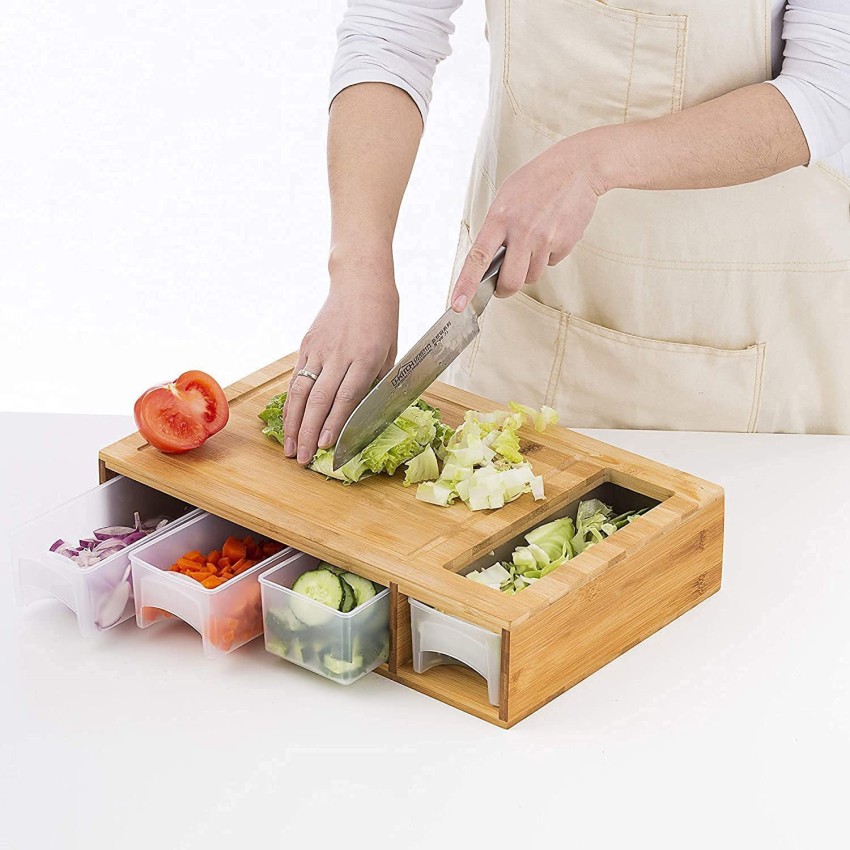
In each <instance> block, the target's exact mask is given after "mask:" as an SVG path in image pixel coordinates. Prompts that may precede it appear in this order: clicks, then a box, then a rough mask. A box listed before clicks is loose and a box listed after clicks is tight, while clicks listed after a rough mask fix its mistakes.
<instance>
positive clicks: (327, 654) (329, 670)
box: [260, 553, 389, 684]
mask: <svg viewBox="0 0 850 850" xmlns="http://www.w3.org/2000/svg"><path fill="white" fill-rule="evenodd" d="M260 581H261V584H262V587H263V610H264V617H265V636H266V649H267V650H268V651H269V652H271V653H273V654H275V655H279V656H280V657H282V658H285V659H287V660H288V661H292V662H294V663H295V664H299V665H300V666H302V667H307V668H308V669H310V670H314V671H315V672H317V673H320V674H321V675H323V676H326V677H327V678H329V679H333V680H334V681H337V682H341V683H343V684H349V683H351V682H354V681H356V680H357V679H359V678H360V677H361V676H364V675H365V674H366V673H368V672H369V671H371V670H374V669H375V667H377V666H378V665H379V664H382V663H383V662H384V661H386V659H387V657H388V654H389V591H388V590H387V589H386V588H384V587H381V586H379V585H378V586H376V585H375V584H373V583H372V582H371V581H369V580H368V579H366V578H363V577H362V576H359V575H356V574H355V573H352V572H349V571H347V570H344V569H342V568H340V567H336V566H334V565H333V564H329V563H327V562H326V561H319V560H318V559H316V558H311V557H310V556H308V555H304V554H302V553H299V554H297V555H294V556H293V557H292V558H290V559H288V560H287V561H286V562H284V563H283V564H282V565H281V566H280V567H279V568H277V569H275V570H272V571H271V572H269V573H266V574H265V575H263V576H262V577H261V579H260Z"/></svg>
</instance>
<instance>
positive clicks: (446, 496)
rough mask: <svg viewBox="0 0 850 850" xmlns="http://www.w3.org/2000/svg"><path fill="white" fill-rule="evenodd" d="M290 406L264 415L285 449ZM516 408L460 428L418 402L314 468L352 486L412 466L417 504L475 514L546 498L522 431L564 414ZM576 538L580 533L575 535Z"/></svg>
mask: <svg viewBox="0 0 850 850" xmlns="http://www.w3.org/2000/svg"><path fill="white" fill-rule="evenodd" d="M285 403H286V393H280V395H276V396H274V398H272V399H270V401H269V403H268V404H267V405H266V408H265V409H264V410H263V411H262V412H261V413H260V419H261V420H262V421H263V422H264V423H265V427H264V428H263V433H264V434H265V435H267V436H269V437H272V438H273V439H275V440H277V441H278V442H279V443H281V444H282V443H283V442H284V433H283V407H284V404H285ZM509 407H510V410H495V411H491V412H488V413H481V412H478V411H475V410H469V411H467V412H466V414H465V415H464V421H463V423H462V424H461V425H460V427H459V428H458V429H457V430H453V429H452V428H450V427H449V426H448V425H446V424H445V423H444V422H442V421H441V420H440V411H439V410H437V409H436V408H435V407H432V406H431V405H430V404H428V403H427V402H425V401H422V399H419V400H418V401H416V402H414V403H413V404H411V405H410V406H409V407H408V408H406V409H405V410H404V411H402V413H401V415H400V416H398V417H397V418H396V420H395V421H394V422H392V423H390V424H389V425H388V426H387V427H386V428H385V429H384V430H383V431H382V432H381V433H380V434H379V435H378V436H377V437H376V438H375V439H374V440H373V441H372V442H371V443H370V444H369V445H368V446H366V448H365V449H363V451H362V452H360V454H358V455H357V456H356V457H355V458H353V459H352V460H350V461H349V462H348V463H346V464H345V466H343V467H342V468H341V469H338V470H336V471H334V469H333V451H334V450H333V449H332V448H331V449H319V451H318V452H316V455H315V457H314V458H313V460H312V461H311V462H310V463H309V464H308V467H309V468H310V469H312V470H314V471H316V472H319V473H321V474H322V475H325V476H327V477H328V478H335V479H337V480H339V481H343V482H344V483H346V484H353V483H354V482H356V481H360V480H361V479H362V478H363V477H364V476H367V475H371V474H378V473H381V472H385V473H387V474H388V475H393V474H394V473H395V472H396V470H397V469H398V468H399V467H400V466H401V465H402V464H405V476H404V485H405V486H406V487H409V486H411V485H412V484H418V485H419V486H418V488H417V491H416V498H417V499H419V500H420V501H422V502H428V503H430V504H434V505H441V506H447V505H451V504H452V503H453V502H454V501H455V500H456V499H460V500H461V501H463V502H464V503H465V504H466V505H467V507H469V508H470V509H471V510H474V511H477V510H493V509H495V508H501V507H502V506H504V505H505V504H507V503H508V502H512V501H513V500H514V499H518V498H519V497H520V496H522V495H523V494H525V493H531V494H532V496H533V497H534V499H537V500H539V499H543V498H544V496H545V493H544V487H543V478H542V476H540V475H535V474H534V471H533V470H532V468H531V464H530V463H529V462H528V461H527V460H525V459H524V458H523V456H522V450H521V444H520V437H519V433H518V432H519V429H520V428H521V427H522V426H523V425H524V424H525V423H526V421H529V420H530V421H532V422H533V423H534V426H535V427H536V428H538V430H542V429H543V428H545V427H546V426H547V425H548V424H550V423H552V422H555V421H557V415H556V414H555V411H554V410H552V409H551V408H547V407H543V408H541V410H539V411H537V410H534V409H533V408H531V407H527V406H525V405H519V404H516V403H514V402H511V403H510V405H509ZM440 461H442V464H443V469H442V472H441V471H440ZM606 519H607V517H606ZM597 529H598V524H593V523H591V524H590V525H588V527H587V528H582V529H581V531H582V533H584V534H585V535H586V536H588V535H589V536H590V537H592V536H593V535H594V533H595V530H597ZM575 534H576V532H575V530H573V532H572V535H571V536H574V535H575ZM568 545H569V541H568ZM553 560H555V559H554V558H550V559H549V560H548V561H547V562H546V564H545V565H544V566H549V564H550V563H551V562H552V561H553ZM535 563H536V562H535Z"/></svg>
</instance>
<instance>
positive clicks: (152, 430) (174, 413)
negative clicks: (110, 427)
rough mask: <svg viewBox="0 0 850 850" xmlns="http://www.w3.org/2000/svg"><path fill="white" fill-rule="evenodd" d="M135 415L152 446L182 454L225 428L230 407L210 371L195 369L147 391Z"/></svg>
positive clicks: (135, 410)
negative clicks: (207, 372) (208, 372)
mask: <svg viewBox="0 0 850 850" xmlns="http://www.w3.org/2000/svg"><path fill="white" fill-rule="evenodd" d="M133 414H134V416H135V419H136V425H137V426H138V428H139V431H140V432H141V434H142V436H143V437H144V438H145V439H146V440H147V441H148V442H149V443H150V444H151V445H152V446H154V447H155V448H157V449H159V450H160V451H163V452H170V453H172V454H180V453H182V452H188V451H190V450H191V449H196V448H197V447H198V446H200V445H201V444H202V443H204V442H205V441H206V440H207V439H208V438H209V437H211V436H212V435H213V434H217V433H218V432H219V431H220V430H221V429H222V428H224V426H225V425H226V424H227V419H228V417H229V415H230V409H229V407H228V405H227V398H226V397H225V395H224V391H223V390H222V388H221V387H220V386H219V384H218V382H217V381H216V380H215V379H214V378H212V377H210V376H209V375H207V374H206V372H199V371H192V372H184V373H183V374H182V375H181V376H180V377H179V378H178V379H177V380H176V381H173V382H171V383H170V384H165V385H164V386H160V387H151V388H150V389H149V390H147V391H146V392H144V393H143V394H142V395H141V396H140V398H139V399H138V400H137V401H136V404H135V406H134V408H133Z"/></svg>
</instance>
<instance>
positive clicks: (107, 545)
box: [50, 511, 171, 619]
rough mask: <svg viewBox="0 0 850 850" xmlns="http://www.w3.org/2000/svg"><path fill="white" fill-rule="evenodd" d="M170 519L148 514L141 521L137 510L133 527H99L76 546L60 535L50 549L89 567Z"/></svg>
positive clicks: (157, 528)
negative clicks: (146, 518)
mask: <svg viewBox="0 0 850 850" xmlns="http://www.w3.org/2000/svg"><path fill="white" fill-rule="evenodd" d="M169 522H171V520H170V519H169V518H168V517H165V516H156V517H151V518H150V519H148V520H145V521H144V522H143V521H142V518H141V517H140V516H139V513H138V511H136V512H135V513H134V514H133V526H129V525H108V526H104V527H103V528H98V529H96V530H95V531H94V532H93V533H92V536H91V537H84V538H82V539H81V540H80V545H79V547H74V546H71V545H70V544H68V543H66V542H65V541H64V540H62V539H61V538H60V539H59V540H57V541H56V542H55V543H54V544H53V545H52V546H51V547H50V551H51V552H56V554H57V555H64V556H65V557H66V558H70V559H71V560H72V561H74V563H76V564H77V566H78V567H91V566H93V565H94V564H98V563H100V562H101V561H103V560H105V559H106V558H109V557H111V556H112V555H114V554H116V553H117V552H120V551H121V550H122V549H125V548H126V547H127V546H130V545H132V544H133V543H137V542H138V541H139V540H143V539H144V538H145V537H147V536H148V535H149V534H153V533H154V532H155V531H159V530H160V529H161V528H163V527H164V526H166V525H167V524H168V523H169ZM116 605H117V601H116ZM110 613H111V612H110ZM106 619H108V617H107V618H106Z"/></svg>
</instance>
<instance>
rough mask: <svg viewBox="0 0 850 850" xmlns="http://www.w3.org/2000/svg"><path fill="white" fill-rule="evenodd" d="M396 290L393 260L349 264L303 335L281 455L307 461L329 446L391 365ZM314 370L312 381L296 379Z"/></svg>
mask: <svg viewBox="0 0 850 850" xmlns="http://www.w3.org/2000/svg"><path fill="white" fill-rule="evenodd" d="M397 338H398V292H397V290H396V287H395V280H394V277H393V269H392V260H391V259H390V260H389V261H382V262H370V263H365V264H364V263H362V262H348V263H345V264H343V267H342V268H341V269H340V270H338V271H336V272H334V270H332V271H331V291H330V294H329V295H328V298H327V300H326V301H325V303H324V305H323V306H322V309H321V310H320V311H319V314H318V315H317V316H316V318H315V320H314V321H313V324H312V326H311V327H310V330H308V331H307V333H306V335H305V336H304V340H303V341H302V343H301V347H300V349H299V352H298V361H297V363H296V365H295V370H294V371H293V378H292V380H291V381H290V384H289V393H288V395H287V398H286V406H285V408H284V412H283V429H284V433H285V434H286V439H285V441H284V452H285V454H286V455H287V456H288V457H297V458H298V462H299V463H301V464H306V463H309V462H310V461H311V460H312V459H313V455H315V454H316V449H317V448H329V447H330V446H332V445H334V444H335V443H336V441H337V438H338V436H339V432H340V431H341V430H342V426H343V425H344V424H345V421H346V420H347V419H348V417H349V415H350V414H351V412H352V411H353V410H354V408H355V407H356V406H357V405H358V403H359V402H360V400H361V399H362V398H363V397H364V396H365V395H366V393H367V392H368V391H369V387H370V386H371V385H372V382H373V381H374V380H375V379H376V378H379V377H383V376H384V375H385V374H386V373H387V372H388V371H389V370H390V367H391V366H392V365H393V363H395V357H396V343H397ZM299 369H308V370H309V371H311V372H315V373H316V374H317V375H318V376H319V377H318V379H317V380H315V381H314V380H313V379H312V378H309V377H305V376H303V375H302V376H298V375H297V372H298V370H299Z"/></svg>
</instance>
